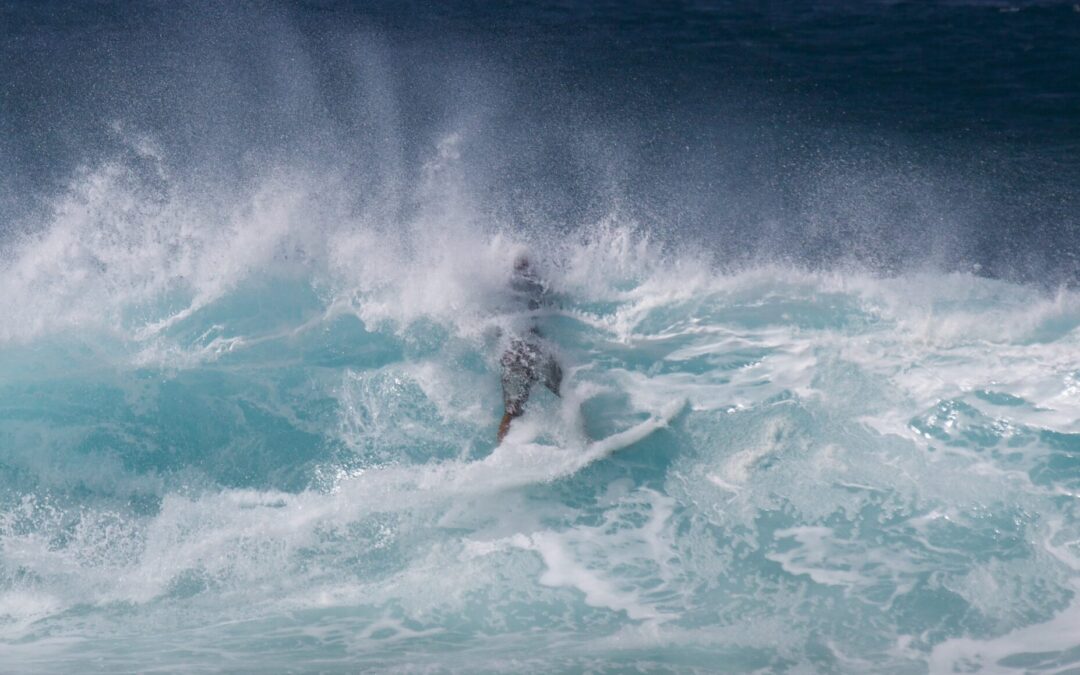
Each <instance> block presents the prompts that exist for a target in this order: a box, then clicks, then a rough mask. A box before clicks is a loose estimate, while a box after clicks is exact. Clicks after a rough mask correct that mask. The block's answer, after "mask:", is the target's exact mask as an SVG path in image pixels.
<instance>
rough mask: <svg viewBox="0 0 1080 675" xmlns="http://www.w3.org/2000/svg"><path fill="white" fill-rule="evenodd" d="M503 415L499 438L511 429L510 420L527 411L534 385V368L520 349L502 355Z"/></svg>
mask: <svg viewBox="0 0 1080 675" xmlns="http://www.w3.org/2000/svg"><path fill="white" fill-rule="evenodd" d="M501 364H502V390H503V410H504V412H503V417H502V421H501V422H499V433H498V440H499V442H500V443H501V442H502V439H503V438H504V437H505V436H506V434H507V432H508V431H510V421H511V420H513V419H514V418H515V417H520V416H521V415H522V413H524V412H525V403H526V402H528V400H529V388H530V387H531V386H532V381H533V376H532V369H531V368H530V367H529V363H528V359H527V355H526V354H525V353H523V352H522V350H520V349H514V348H511V349H508V350H507V351H506V352H505V353H504V354H503V356H502V359H501Z"/></svg>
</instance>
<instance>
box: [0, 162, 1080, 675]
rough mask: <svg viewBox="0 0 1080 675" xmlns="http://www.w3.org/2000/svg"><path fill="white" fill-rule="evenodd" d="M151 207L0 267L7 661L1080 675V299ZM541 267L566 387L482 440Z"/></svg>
mask: <svg viewBox="0 0 1080 675" xmlns="http://www.w3.org/2000/svg"><path fill="white" fill-rule="evenodd" d="M444 155H445V153H444ZM435 161H437V162H442V164H443V165H444V166H445V167H446V168H447V171H448V172H452V169H451V168H450V167H452V165H453V162H454V160H453V157H452V156H444V157H442V159H438V160H435ZM120 177H123V180H120ZM129 179H130V175H129V174H128V173H127V172H125V170H121V168H118V165H112V166H106V167H103V168H102V169H100V170H99V171H97V172H93V173H91V174H89V175H88V176H87V177H86V179H85V180H84V181H83V182H81V183H76V184H74V185H73V187H72V189H71V192H70V194H69V196H68V199H69V201H70V205H71V206H70V208H65V207H61V208H59V209H58V211H57V216H56V219H55V221H54V222H53V223H52V225H51V226H50V227H49V228H47V229H45V230H42V231H40V232H39V233H37V234H35V235H29V236H27V237H24V238H23V239H21V240H20V241H19V242H18V245H17V246H16V247H15V248H14V249H13V252H12V253H11V255H10V256H9V258H8V260H7V261H6V263H5V265H4V267H3V269H2V271H0V286H2V287H3V289H4V293H3V295H2V297H3V299H2V300H0V303H2V308H3V312H2V314H3V317H4V320H3V324H2V329H0V338H2V347H0V400H2V401H3V404H2V406H0V443H2V445H3V448H4V454H3V460H2V463H0V486H2V490H0V500H2V504H0V506H2V511H0V657H2V662H3V664H4V668H3V669H4V670H9V671H13V672H29V671H35V672H71V671H73V670H79V671H83V672H88V671H89V672H98V671H100V672H117V671H139V672H148V671H154V670H160V671H184V672H200V671H220V670H228V671H236V672H255V671H267V670H269V671H290V670H292V671H326V672H338V671H355V670H357V669H367V668H377V669H379V670H395V669H396V670H401V671H407V672H416V671H432V672H443V671H450V672H493V671H500V672H533V671H536V670H548V671H550V670H561V671H575V672H576V671H590V672H622V671H626V670H638V671H643V672H651V671H665V672H666V671H669V670H676V671H680V672H695V671H699V672H716V671H748V670H764V671H780V672H783V671H787V672H810V671H814V672H817V671H826V672H865V671H867V670H874V671H883V672H884V671H888V672H925V671H927V670H930V671H933V672H949V671H951V670H952V669H954V668H961V669H973V668H976V667H977V666H984V667H985V668H987V669H989V670H990V671H992V672H1003V671H1009V670H1016V671H1026V670H1031V669H1035V670H1049V671H1054V672H1057V671H1060V670H1062V669H1065V668H1066V667H1068V666H1070V665H1072V666H1075V664H1076V662H1077V659H1080V656H1078V652H1077V644H1078V642H1077V638H1076V635H1077V631H1078V630H1080V618H1078V617H1080V609H1078V607H1080V606H1078V605H1077V604H1076V599H1075V592H1076V584H1077V571H1078V569H1080V544H1078V542H1080V531H1078V525H1077V523H1078V522H1080V521H1078V520H1077V518H1076V514H1075V509H1076V503H1077V502H1076V494H1077V493H1076V490H1077V489H1078V487H1080V486H1078V479H1077V472H1076V469H1077V466H1078V463H1077V462H1078V460H1077V457H1078V456H1080V455H1078V453H1080V429H1078V427H1077V421H1076V420H1077V418H1078V414H1077V412H1078V409H1080V398H1078V392H1080V371H1078V370H1077V366H1076V363H1075V354H1076V353H1077V347H1078V344H1077V340H1078V337H1077V336H1078V335H1080V332H1078V331H1077V330H1076V328H1077V325H1078V323H1080V302H1078V297H1077V295H1076V294H1075V292H1073V291H1070V290H1059V291H1048V290H1046V289H1045V288H1034V287H1028V286H1024V285H1018V284H1013V283H1009V282H1005V281H997V280H991V279H985V278H980V277H976V276H972V275H970V274H963V273H952V274H945V273H938V272H929V271H928V272H922V273H919V272H910V273H906V274H902V275H897V276H892V277H881V276H875V275H871V274H867V273H863V272H859V271H857V270H846V271H844V270H834V271H829V272H823V271H818V272H813V271H800V270H798V269H794V268H791V267H781V266H777V265H769V264H764V263H762V264H756V265H747V266H743V267H738V268H733V267H725V266H722V265H717V263H716V262H715V261H713V260H710V259H708V258H707V257H705V256H703V255H702V254H701V252H700V250H697V251H687V250H679V249H677V248H675V247H672V246H670V245H661V244H659V243H657V242H655V241H652V240H650V238H649V237H648V236H646V235H645V234H644V232H643V230H642V229H641V228H640V227H639V226H636V225H634V224H633V223H627V222H620V221H619V219H618V218H617V217H612V218H610V219H608V220H607V221H605V222H600V223H596V224H593V225H590V226H586V227H583V228H582V229H581V230H580V231H579V232H577V233H576V234H573V235H571V236H562V237H559V238H552V239H544V238H542V237H537V236H534V237H531V238H530V237H526V236H524V235H522V234H521V233H516V234H515V233H514V232H511V231H501V230H498V229H497V228H483V227H480V226H478V225H477V224H476V223H475V222H473V221H470V220H468V219H461V220H455V219H454V218H453V217H445V214H443V216H441V217H443V218H444V219H443V220H440V226H439V227H434V226H433V225H432V223H431V222H430V221H428V220H425V219H426V218H427V217H428V216H426V215H424V214H423V213H419V214H418V215H417V216H416V219H415V220H413V221H411V222H408V223H407V224H406V225H405V226H404V227H397V228H394V229H393V230H387V229H385V228H380V227H378V226H377V225H375V224H372V223H369V222H364V221H362V220H359V219H357V220H352V221H350V220H348V219H347V218H345V217H343V218H342V220H340V221H322V222H320V223H319V224H318V226H315V225H314V224H313V223H312V220H311V213H312V211H311V202H310V195H309V194H308V193H306V192H305V191H304V190H303V189H301V188H299V187H297V186H296V184H291V185H292V187H290V188H288V189H286V188H285V187H283V184H282V183H276V184H275V186H274V188H275V189H273V190H261V191H256V192H255V193H254V194H253V196H251V198H250V200H249V201H247V202H243V203H240V205H239V206H237V207H236V209H235V210H233V211H232V212H230V213H229V214H228V215H227V216H225V217H223V219H222V220H220V221H219V222H216V223H213V226H212V227H211V226H209V225H207V224H206V223H204V222H202V221H200V220H199V219H198V218H197V217H196V216H197V209H191V208H189V204H190V202H189V201H188V200H186V199H185V198H183V197H180V196H179V195H174V196H173V197H170V198H168V199H165V200H161V199H157V198H155V199H152V200H149V201H148V200H147V199H146V195H145V194H143V193H141V192H140V191H139V190H138V189H136V188H135V187H133V185H136V186H137V185H140V183H138V182H137V181H136V182H135V183H132V182H131V181H130V180H129ZM136 216H137V217H136ZM331 223H332V224H331ZM523 250H529V251H531V252H532V255H533V257H534V259H535V260H536V265H537V267H538V268H539V270H540V271H541V272H542V274H543V275H544V277H545V278H546V280H547V282H548V283H549V284H550V288H551V290H552V293H553V296H554V297H555V299H556V300H557V304H556V306H555V307H553V308H551V309H549V310H542V311H541V313H540V315H539V316H538V317H537V318H538V321H539V322H540V323H541V325H542V327H543V330H544V331H545V334H546V335H547V336H548V338H549V339H550V340H551V341H552V342H553V343H554V344H555V345H557V349H558V351H559V355H560V359H561V360H562V361H563V364H564V369H565V371H566V373H567V376H566V382H565V385H564V396H563V397H562V399H556V398H555V397H554V396H552V395H550V394H549V393H548V392H546V391H544V390H543V389H542V388H539V389H538V390H537V391H536V392H535V393H534V396H533V400H532V401H531V403H530V406H529V408H528V411H527V414H526V415H525V416H524V417H523V418H521V419H520V420H518V421H517V422H516V423H515V425H514V426H513V428H512V430H511V434H510V436H509V438H508V440H507V441H506V442H505V443H504V444H503V445H502V446H500V447H496V445H495V442H494V435H495V428H496V425H497V422H498V418H499V415H500V414H501V400H500V392H499V376H498V367H497V364H498V356H499V351H498V344H499V342H498V337H497V333H498V327H499V326H501V325H506V324H507V322H509V321H512V320H514V318H515V315H514V314H513V313H512V310H511V309H509V308H508V307H509V306H508V305H507V303H506V301H505V300H506V284H507V282H508V280H509V275H510V268H511V261H512V260H513V259H514V256H515V255H516V254H517V253H519V252H520V251H523ZM627 430H629V431H627ZM623 432H626V433H623Z"/></svg>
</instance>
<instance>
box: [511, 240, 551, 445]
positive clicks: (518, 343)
mask: <svg viewBox="0 0 1080 675" xmlns="http://www.w3.org/2000/svg"><path fill="white" fill-rule="evenodd" d="M510 290H511V292H512V294H513V296H514V299H515V303H516V304H517V305H518V306H519V307H521V308H522V309H527V310H528V322H527V324H526V325H525V326H524V327H523V328H524V329H523V330H518V331H513V332H511V334H510V336H509V346H508V347H507V349H506V351H505V352H503V355H502V358H501V359H500V360H499V362H500V364H501V365H502V390H503V409H504V412H503V416H502V421H501V422H499V434H498V440H499V442H500V443H501V442H502V440H503V438H505V437H506V434H507V432H509V431H510V422H511V421H512V420H513V419H514V418H515V417H520V416H521V415H522V414H523V413H524V412H525V403H526V402H527V401H528V400H529V390H530V389H531V388H532V385H533V384H534V383H535V382H543V383H544V386H546V387H547V388H548V389H550V390H551V391H552V393H553V394H555V395H556V396H559V387H560V386H561V384H562V368H561V367H560V366H559V362H558V361H557V360H555V357H554V356H552V355H551V354H549V353H548V352H547V351H545V349H544V347H543V345H542V336H541V335H540V330H539V328H537V325H536V316H535V314H534V313H535V312H536V311H537V310H538V309H540V307H541V306H542V305H543V304H545V302H544V300H545V294H546V289H545V288H544V285H543V283H542V282H541V281H540V279H539V277H537V275H536V273H535V272H534V271H533V269H532V265H531V264H530V263H529V258H528V256H526V255H524V254H522V255H519V256H518V257H517V258H516V259H515V260H514V272H513V276H512V277H511V279H510ZM519 328H522V327H519Z"/></svg>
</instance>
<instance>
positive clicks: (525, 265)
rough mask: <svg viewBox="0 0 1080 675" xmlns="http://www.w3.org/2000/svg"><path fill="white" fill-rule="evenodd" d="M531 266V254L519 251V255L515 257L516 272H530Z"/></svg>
mask: <svg viewBox="0 0 1080 675" xmlns="http://www.w3.org/2000/svg"><path fill="white" fill-rule="evenodd" d="M530 267H531V263H530V262H529V255H528V254H527V253H524V252H522V253H518V254H517V256H515V257H514V271H515V272H517V273H519V274H522V273H525V272H528V271H529V269H530Z"/></svg>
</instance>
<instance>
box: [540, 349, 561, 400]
mask: <svg viewBox="0 0 1080 675" xmlns="http://www.w3.org/2000/svg"><path fill="white" fill-rule="evenodd" d="M543 374H544V386H546V387H547V388H548V389H550V390H551V393H553V394H555V395H556V396H562V393H561V388H562V366H560V365H559V362H558V361H556V360H555V357H554V356H550V355H549V356H548V357H547V359H546V361H545V362H544V367H543Z"/></svg>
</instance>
